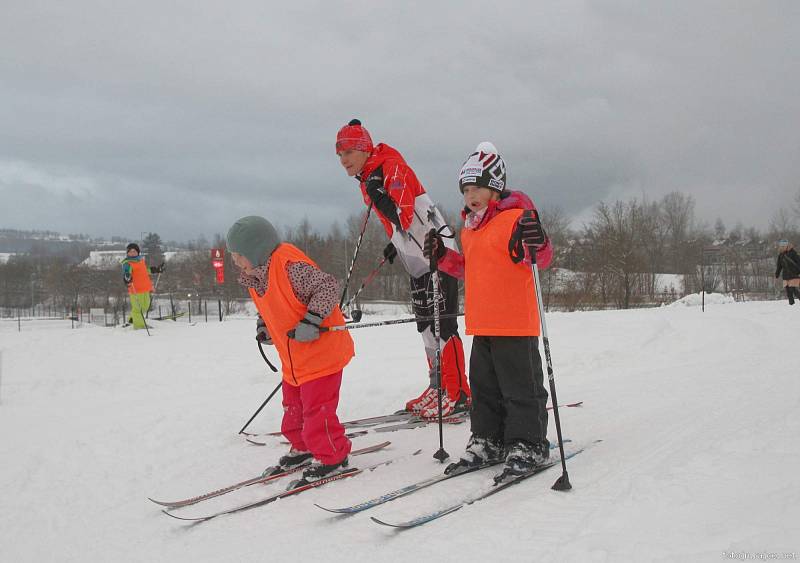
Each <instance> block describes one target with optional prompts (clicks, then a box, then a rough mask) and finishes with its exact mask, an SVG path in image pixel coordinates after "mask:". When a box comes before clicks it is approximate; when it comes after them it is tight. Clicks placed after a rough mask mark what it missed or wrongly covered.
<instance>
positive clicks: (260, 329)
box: [256, 317, 274, 346]
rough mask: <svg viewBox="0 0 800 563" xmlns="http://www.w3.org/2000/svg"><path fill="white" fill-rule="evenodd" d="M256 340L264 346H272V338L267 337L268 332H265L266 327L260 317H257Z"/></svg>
mask: <svg viewBox="0 0 800 563" xmlns="http://www.w3.org/2000/svg"><path fill="white" fill-rule="evenodd" d="M256 340H258V341H259V342H263V343H264V344H268V345H269V346H273V345H274V343H273V342H272V337H271V336H270V335H269V331H268V330H267V325H266V323H265V322H264V319H262V318H261V317H258V321H257V322H256Z"/></svg>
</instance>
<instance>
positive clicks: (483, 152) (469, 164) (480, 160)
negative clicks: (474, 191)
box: [458, 141, 506, 192]
mask: <svg viewBox="0 0 800 563" xmlns="http://www.w3.org/2000/svg"><path fill="white" fill-rule="evenodd" d="M469 184H474V185H476V186H481V187H483V188H489V189H491V190H495V191H498V192H502V191H503V190H504V189H506V163H505V161H504V160H503V157H501V156H500V154H498V152H497V148H496V147H495V146H494V145H493V144H492V143H490V142H489V141H483V142H482V143H480V144H479V145H478V146H477V147H476V148H475V152H474V153H472V154H471V155H469V157H468V158H467V161H466V162H465V163H464V164H463V166H461V172H460V173H459V175H458V189H460V190H461V191H462V192H463V191H464V186H467V185H469Z"/></svg>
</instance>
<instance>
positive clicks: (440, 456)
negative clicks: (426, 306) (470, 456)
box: [428, 229, 450, 463]
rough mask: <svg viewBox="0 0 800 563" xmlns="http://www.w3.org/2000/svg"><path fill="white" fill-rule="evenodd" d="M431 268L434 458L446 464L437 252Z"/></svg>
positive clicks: (434, 233)
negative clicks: (436, 405) (435, 419)
mask: <svg viewBox="0 0 800 563" xmlns="http://www.w3.org/2000/svg"><path fill="white" fill-rule="evenodd" d="M437 234H438V233H437V232H436V229H431V230H430V232H428V236H429V237H434V238H435V237H436V236H437ZM430 268H431V283H432V284H433V329H434V331H433V338H434V340H436V363H435V365H434V369H435V370H436V398H437V400H438V401H439V449H438V450H437V452H436V453H435V454H433V458H434V459H436V460H438V461H440V462H441V463H444V461H445V460H446V459H447V458H448V457H450V454H448V453H447V452H446V451H445V449H444V433H443V431H442V343H441V341H440V339H439V334H440V333H441V326H440V322H439V321H440V317H439V290H440V288H439V260H438V259H437V257H436V251H435V250H434V251H433V252H431V256H430Z"/></svg>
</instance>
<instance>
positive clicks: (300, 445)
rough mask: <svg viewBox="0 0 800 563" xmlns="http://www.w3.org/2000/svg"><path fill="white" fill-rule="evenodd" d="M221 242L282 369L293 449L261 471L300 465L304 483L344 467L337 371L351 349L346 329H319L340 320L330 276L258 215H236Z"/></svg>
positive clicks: (286, 431) (346, 447) (286, 430)
mask: <svg viewBox="0 0 800 563" xmlns="http://www.w3.org/2000/svg"><path fill="white" fill-rule="evenodd" d="M227 241H228V250H229V251H230V252H231V257H232V259H233V262H234V263H235V264H236V266H237V267H238V268H239V269H240V274H239V283H240V284H241V285H242V286H244V287H246V288H247V289H248V291H249V292H250V297H251V298H252V299H253V302H254V303H255V305H256V308H257V309H258V313H259V315H260V319H259V323H258V329H257V332H258V334H257V337H258V338H259V339H261V340H262V341H265V342H267V343H268V344H272V345H274V346H275V348H276V349H277V350H278V355H279V356H280V359H281V363H282V367H283V370H282V371H283V411H284V412H283V422H282V423H281V432H282V433H283V435H284V436H285V437H286V439H287V440H289V442H290V443H291V446H292V447H291V450H290V451H289V453H288V454H286V455H284V456H282V457H281V458H280V460H279V461H278V467H275V468H270V469H268V470H267V471H268V472H271V471H274V472H276V473H277V472H280V471H284V470H286V469H290V468H294V467H298V466H302V465H307V466H308V467H307V468H306V469H305V471H304V472H303V477H302V480H301V481H303V482H311V481H316V480H319V479H322V478H324V477H327V476H329V475H333V474H335V473H338V472H340V471H342V470H343V469H345V468H346V467H347V465H348V454H349V453H350V449H351V443H350V440H348V439H347V437H346V436H345V431H344V427H343V426H342V424H341V423H340V422H339V418H338V417H337V416H336V408H337V406H338V404H339V389H340V387H341V384H342V369H343V368H344V366H346V365H347V364H348V363H349V362H350V359H351V358H352V357H353V355H354V352H353V339H352V338H351V337H350V334H349V333H348V332H347V331H325V332H320V327H327V326H332V325H343V324H344V317H343V316H342V312H341V311H340V310H339V306H338V304H337V303H338V291H339V287H338V284H337V282H336V278H334V277H333V276H331V275H330V274H326V273H325V272H322V271H321V270H320V269H319V268H318V267H317V265H316V264H315V263H314V261H313V260H311V259H310V258H309V257H308V256H306V255H305V254H303V252H302V251H300V250H299V249H298V248H296V247H295V246H292V245H291V244H288V243H282V242H281V241H280V238H279V237H278V233H277V231H276V230H275V228H274V227H273V226H272V224H271V223H270V222H269V221H267V220H266V219H264V218H263V217H256V216H249V217H243V218H241V219H239V220H238V221H236V223H234V224H233V226H232V227H231V228H230V230H229V231H228V237H227ZM289 334H291V335H292V336H289ZM313 460H316V463H313V464H312V461H313Z"/></svg>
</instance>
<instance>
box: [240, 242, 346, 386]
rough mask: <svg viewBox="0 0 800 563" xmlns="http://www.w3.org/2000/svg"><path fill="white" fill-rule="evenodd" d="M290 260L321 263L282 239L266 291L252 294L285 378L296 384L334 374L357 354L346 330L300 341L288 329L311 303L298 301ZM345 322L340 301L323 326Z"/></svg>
mask: <svg viewBox="0 0 800 563" xmlns="http://www.w3.org/2000/svg"><path fill="white" fill-rule="evenodd" d="M288 262H305V263H306V264H311V265H312V266H314V267H315V268H317V267H318V266H317V265H316V264H315V263H314V261H313V260H311V259H310V258H309V257H308V256H306V255H305V254H304V253H303V252H302V251H300V249H298V248H297V247H295V246H292V245H291V244H288V243H282V244H280V245H279V246H278V248H276V249H275V251H274V252H273V253H272V257H271V258H270V263H269V272H268V273H267V276H268V277H267V279H268V283H267V291H266V292H265V293H264V295H259V294H258V293H257V292H256V290H255V289H253V288H250V297H252V299H253V302H254V303H255V304H256V308H257V309H258V312H259V313H260V314H261V318H262V319H264V323H265V324H266V325H267V330H268V331H269V334H270V336H271V337H272V342H273V343H274V344H275V348H276V349H277V350H278V355H279V356H280V358H281V364H282V369H283V380H284V381H285V382H286V383H288V384H289V385H293V386H295V387H297V386H298V385H301V384H303V383H306V382H308V381H312V380H314V379H317V378H319V377H324V376H326V375H331V374H334V373H336V372H338V371H340V370H341V369H342V368H344V366H346V365H347V364H348V363H349V362H350V359H351V358H352V357H353V356H354V355H355V352H354V348H353V339H352V338H351V337H350V333H348V332H347V331H346V330H341V331H331V332H323V333H321V334H320V337H319V338H318V339H317V340H314V341H312V342H298V341H297V340H294V339H291V338H289V336H288V335H287V333H288V332H289V331H290V330H292V329H293V328H294V327H295V326H297V323H298V322H300V319H302V318H303V317H304V316H305V315H306V313H307V312H308V307H307V306H306V305H303V303H301V302H300V301H298V299H297V297H295V295H294V290H293V289H292V284H291V282H290V281H289V276H288V274H287V273H286V264H287V263H288ZM334 325H344V316H343V315H342V311H341V310H340V309H339V306H338V305H337V306H336V308H334V310H333V311H332V312H331V314H330V315H328V318H326V319H325V320H324V321H322V325H321V326H334Z"/></svg>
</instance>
